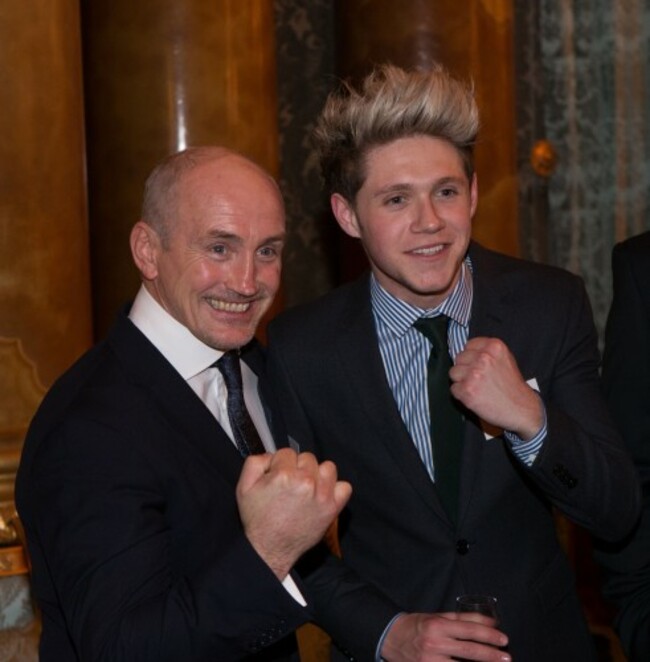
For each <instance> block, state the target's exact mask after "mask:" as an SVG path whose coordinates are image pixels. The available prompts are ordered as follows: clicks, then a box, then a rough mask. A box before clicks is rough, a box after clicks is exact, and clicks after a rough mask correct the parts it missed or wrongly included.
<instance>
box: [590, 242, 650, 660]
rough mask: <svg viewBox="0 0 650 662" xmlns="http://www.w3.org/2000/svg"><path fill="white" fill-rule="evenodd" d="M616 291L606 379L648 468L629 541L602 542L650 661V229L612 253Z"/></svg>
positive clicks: (619, 598)
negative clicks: (634, 527)
mask: <svg viewBox="0 0 650 662" xmlns="http://www.w3.org/2000/svg"><path fill="white" fill-rule="evenodd" d="M612 271H613V276H614V298H613V301H612V306H611V309H610V313H609V317H608V319H607V328H606V332H605V353H604V355H603V385H604V387H605V395H606V397H607V401H608V403H609V405H610V407H611V410H612V414H613V416H614V420H615V421H616V423H617V425H618V427H619V429H620V431H621V433H622V435H623V439H624V441H625V443H626V445H627V447H628V449H629V450H630V452H631V454H632V457H633V458H634V461H635V463H636V466H637V469H638V471H639V474H640V478H641V481H642V488H643V509H642V516H641V519H640V521H639V524H638V525H637V527H636V529H635V530H634V532H633V535H631V536H630V538H629V540H626V541H625V542H624V544H622V545H611V546H607V545H601V547H600V549H599V553H598V554H597V558H598V560H599V561H600V562H601V563H602V565H603V567H604V569H605V581H604V591H605V594H606V596H607V597H609V598H610V599H611V600H612V601H613V602H614V603H615V604H616V606H617V607H618V614H617V617H616V622H615V625H616V629H617V630H618V633H619V635H620V637H621V641H622V643H623V647H624V648H625V651H626V653H627V654H628V656H629V659H630V662H647V660H650V232H646V233H644V234H641V235H638V236H636V237H632V238H630V239H628V240H626V241H624V242H622V243H620V244H617V245H616V246H615V247H614V250H613V252H612Z"/></svg>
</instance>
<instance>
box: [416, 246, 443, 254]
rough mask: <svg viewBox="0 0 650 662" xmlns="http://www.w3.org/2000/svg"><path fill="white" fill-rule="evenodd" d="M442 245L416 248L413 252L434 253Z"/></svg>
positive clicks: (438, 250)
mask: <svg viewBox="0 0 650 662" xmlns="http://www.w3.org/2000/svg"><path fill="white" fill-rule="evenodd" d="M443 248H444V246H433V247H431V248H416V249H415V250H414V251H413V252H414V253H417V254H418V255H435V254H436V253H439V252H440V251H441V250H442V249H443Z"/></svg>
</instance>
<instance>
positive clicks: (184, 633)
mask: <svg viewBox="0 0 650 662" xmlns="http://www.w3.org/2000/svg"><path fill="white" fill-rule="evenodd" d="M255 353H256V350H255V348H253V349H252V350H251V351H250V352H248V353H247V354H245V356H246V357H247V360H248V361H249V363H250V362H251V361H254V359H255ZM249 357H250V358H249ZM278 438H281V437H278ZM283 438H286V435H285V437H283ZM241 466H242V458H241V457H240V455H239V454H238V452H237V450H236V448H235V447H234V445H233V443H232V442H231V441H230V439H229V438H228V437H227V436H226V434H225V433H224V432H223V430H222V429H221V427H220V426H219V425H218V423H217V422H216V420H215V419H214V417H213V416H212V415H211V414H210V412H209V411H208V409H207V408H206V407H205V405H204V404H203V403H202V402H201V401H200V399H199V398H198V397H197V396H196V395H195V393H194V392H193V391H192V389H191V388H190V387H189V386H188V385H187V384H186V383H185V381H184V380H183V379H182V378H181V376H180V375H179V374H178V373H177V372H176V371H175V370H174V368H173V367H172V366H171V365H170V364H169V363H168V362H167V360H166V359H165V358H164V357H163V356H162V355H161V354H160V353H159V352H158V350H156V349H155V348H154V347H153V345H151V343H150V342H149V341H148V340H147V339H146V338H145V337H144V335H142V333H141V332H140V331H139V330H137V329H136V327H135V326H134V325H133V324H132V323H131V322H130V320H128V319H127V318H126V317H121V318H120V319H119V320H118V321H117V324H116V325H115V327H114V328H113V329H112V331H111V333H110V335H109V336H108V338H107V340H106V341H104V342H102V343H100V344H99V345H98V346H96V347H95V348H94V349H92V350H91V351H90V352H88V353H87V354H86V355H85V356H84V357H82V358H81V359H80V360H79V361H78V362H77V363H76V364H75V365H74V366H73V367H72V368H71V369H70V370H69V371H68V372H67V373H66V374H65V375H64V376H63V377H62V378H61V379H60V380H58V382H57V383H56V384H55V385H54V386H53V388H52V389H51V390H50V392H49V393H48V395H47V396H46V398H45V400H44V402H43V404H42V406H41V407H40V409H39V411H38V413H37V415H36V417H35V418H34V420H33V422H32V425H31V427H30V430H29V433H28V436H27V440H26V443H25V447H24V452H23V456H22V461H21V464H20V469H19V472H18V478H17V486H16V497H17V505H18V510H19V513H20V516H21V519H22V521H23V523H24V525H25V529H26V534H27V539H28V548H29V552H30V555H31V560H32V564H33V574H32V578H33V590H34V594H35V597H36V599H37V601H38V604H39V606H40V607H41V609H42V615H43V634H42V639H41V660H42V662H48V661H50V660H51V661H53V662H67V661H68V660H84V661H86V660H107V661H110V662H115V661H116V660H138V662H141V661H145V660H151V661H152V662H153V661H155V662H160V661H161V660H170V661H174V662H178V661H179V660H192V661H195V660H211V661H212V662H214V661H215V660H235V659H251V660H253V659H255V660H258V659H259V660H271V659H289V656H290V655H291V654H292V653H293V652H294V651H295V637H294V636H293V634H291V633H292V632H293V630H294V629H295V628H296V627H297V626H298V625H300V624H301V623H303V622H304V621H305V620H307V618H308V614H307V611H306V610H304V609H303V608H301V607H300V606H299V605H298V603H297V602H296V601H294V600H293V599H292V598H291V597H290V596H289V594H288V593H287V592H286V591H285V589H284V588H283V587H282V585H281V583H280V582H279V581H278V580H277V579H276V577H275V576H274V575H273V574H272V572H271V570H270V569H269V568H268V566H267V565H266V564H265V563H264V562H263V561H262V559H261V558H260V557H259V556H258V555H257V554H256V552H255V551H254V549H253V548H252V546H251V545H250V544H249V543H248V540H247V538H246V537H245V536H244V534H243V530H242V526H241V523H240V520H239V515H238V511H237V507H236V502H235V485H236V483H237V480H238V477H239V473H240V471H241ZM287 635H289V638H288V639H286V637H287ZM283 638H285V639H284V641H282V642H280V643H278V644H277V645H274V646H272V647H271V648H267V649H265V651H263V652H262V653H260V654H259V655H254V654H255V653H257V652H258V651H260V650H261V649H262V648H263V647H265V646H268V645H269V644H273V643H274V642H279V640H281V639H283ZM249 656H250V657H249Z"/></svg>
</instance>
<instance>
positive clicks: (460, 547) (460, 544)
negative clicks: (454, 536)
mask: <svg viewBox="0 0 650 662" xmlns="http://www.w3.org/2000/svg"><path fill="white" fill-rule="evenodd" d="M456 551H457V552H458V553H459V554H460V555H461V556H465V554H467V552H469V542H468V541H467V540H465V539H464V538H461V539H460V540H458V541H457V542H456Z"/></svg>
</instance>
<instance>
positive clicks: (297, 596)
mask: <svg viewBox="0 0 650 662" xmlns="http://www.w3.org/2000/svg"><path fill="white" fill-rule="evenodd" d="M282 586H284V589H285V591H286V592H287V593H288V594H289V595H290V596H291V597H292V598H293V599H294V600H295V601H296V602H297V603H298V604H299V605H300V606H301V607H306V606H307V601H306V600H305V598H304V597H303V595H302V593H301V592H300V589H299V588H298V586H297V585H296V582H294V581H293V577H292V576H291V575H287V576H286V577H285V578H284V579H283V580H282Z"/></svg>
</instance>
